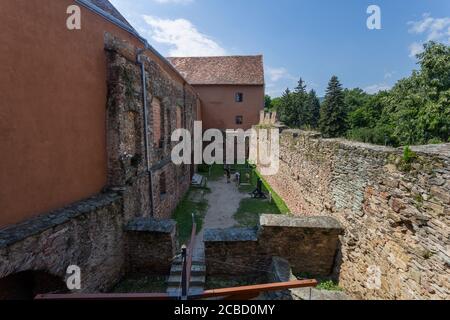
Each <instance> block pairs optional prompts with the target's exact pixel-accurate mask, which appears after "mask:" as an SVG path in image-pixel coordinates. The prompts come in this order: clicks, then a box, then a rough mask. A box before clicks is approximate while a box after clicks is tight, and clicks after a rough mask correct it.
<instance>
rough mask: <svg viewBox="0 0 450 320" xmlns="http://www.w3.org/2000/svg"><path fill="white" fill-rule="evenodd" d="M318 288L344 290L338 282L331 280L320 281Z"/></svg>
mask: <svg viewBox="0 0 450 320" xmlns="http://www.w3.org/2000/svg"><path fill="white" fill-rule="evenodd" d="M317 289H319V290H327V291H343V289H342V288H341V287H339V285H338V284H336V283H334V282H333V281H331V280H328V281H323V282H320V283H319V285H318V286H317Z"/></svg>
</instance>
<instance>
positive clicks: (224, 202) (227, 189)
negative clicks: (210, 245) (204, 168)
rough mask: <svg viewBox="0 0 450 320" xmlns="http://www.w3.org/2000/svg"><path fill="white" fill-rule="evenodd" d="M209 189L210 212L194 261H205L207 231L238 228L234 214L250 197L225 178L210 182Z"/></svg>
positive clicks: (198, 239) (197, 243) (200, 235)
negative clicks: (205, 233)
mask: <svg viewBox="0 0 450 320" xmlns="http://www.w3.org/2000/svg"><path fill="white" fill-rule="evenodd" d="M208 187H209V188H210V189H211V193H208V194H207V195H205V198H206V200H207V201H208V205H209V207H208V211H207V212H206V216H205V220H204V224H203V229H202V230H201V231H200V232H199V233H198V235H197V237H196V239H195V248H196V249H195V252H194V259H198V260H203V259H204V257H205V246H204V243H203V234H204V230H205V229H226V228H231V227H234V226H236V224H237V222H236V220H235V219H234V217H233V216H234V214H235V213H236V212H237V210H238V209H239V204H240V203H241V200H242V199H245V198H248V197H250V196H249V195H247V194H245V193H241V192H239V189H238V187H237V186H236V183H234V182H231V183H227V180H226V178H225V177H222V178H220V179H219V180H217V181H209V182H208Z"/></svg>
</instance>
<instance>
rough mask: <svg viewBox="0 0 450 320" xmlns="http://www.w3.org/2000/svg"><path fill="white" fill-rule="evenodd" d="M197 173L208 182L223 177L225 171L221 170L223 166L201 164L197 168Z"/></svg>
mask: <svg viewBox="0 0 450 320" xmlns="http://www.w3.org/2000/svg"><path fill="white" fill-rule="evenodd" d="M198 173H199V174H201V175H203V176H205V177H207V178H208V180H211V181H217V180H219V179H220V178H222V177H223V176H225V171H224V169H223V165H219V164H214V165H211V166H210V165H206V164H202V165H199V166H198Z"/></svg>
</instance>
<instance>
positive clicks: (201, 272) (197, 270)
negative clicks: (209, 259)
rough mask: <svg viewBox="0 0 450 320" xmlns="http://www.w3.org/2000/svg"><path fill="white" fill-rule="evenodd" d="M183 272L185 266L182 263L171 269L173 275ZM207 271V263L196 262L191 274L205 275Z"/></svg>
mask: <svg viewBox="0 0 450 320" xmlns="http://www.w3.org/2000/svg"><path fill="white" fill-rule="evenodd" d="M182 272H183V266H182V265H181V264H174V265H173V266H172V269H171V270H170V274H171V275H181V273H182ZM205 273H206V267H205V265H201V264H196V265H192V269H191V275H192V276H203V275H205Z"/></svg>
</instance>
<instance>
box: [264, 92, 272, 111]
mask: <svg viewBox="0 0 450 320" xmlns="http://www.w3.org/2000/svg"><path fill="white" fill-rule="evenodd" d="M264 109H266V110H269V111H270V110H271V109H272V98H271V97H270V96H269V95H267V94H266V95H265V96H264Z"/></svg>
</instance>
